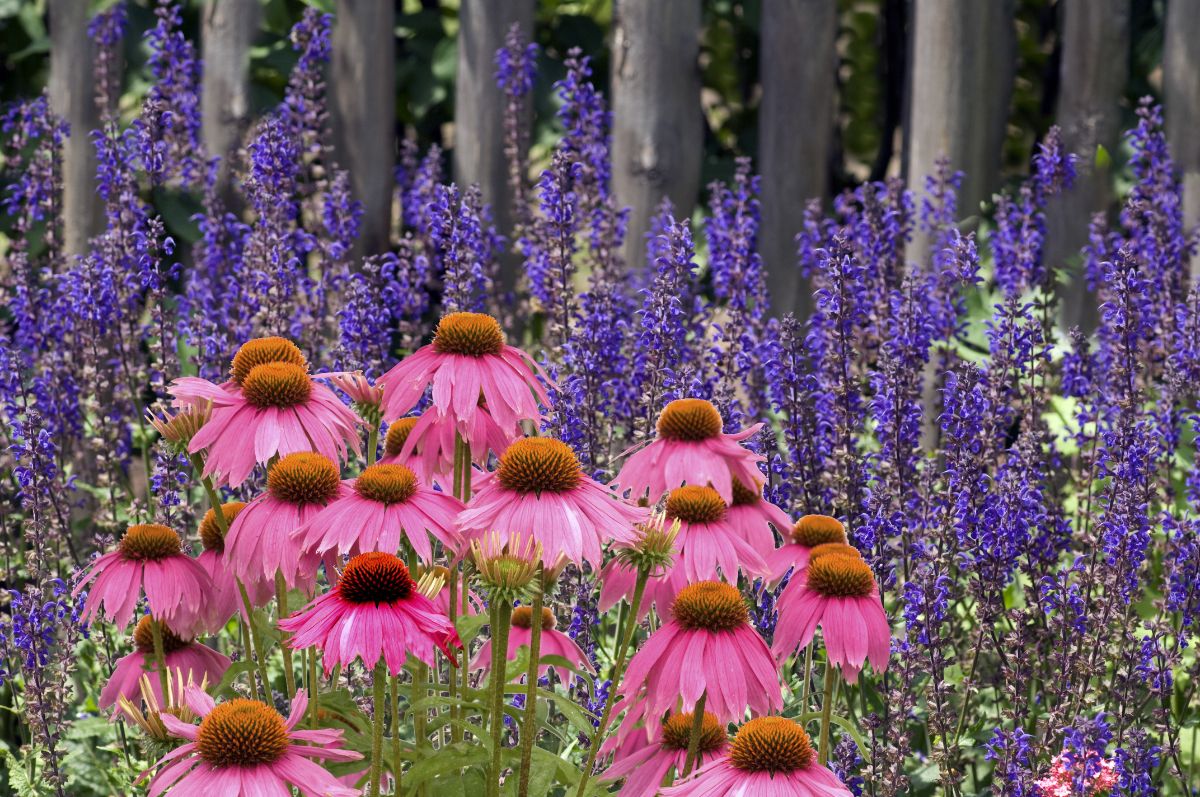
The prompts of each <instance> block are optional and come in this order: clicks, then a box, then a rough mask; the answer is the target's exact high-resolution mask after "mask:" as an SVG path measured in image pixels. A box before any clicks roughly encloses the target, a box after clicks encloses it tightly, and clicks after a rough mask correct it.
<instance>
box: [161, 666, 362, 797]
mask: <svg viewBox="0 0 1200 797" xmlns="http://www.w3.org/2000/svg"><path fill="white" fill-rule="evenodd" d="M184 700H185V702H186V703H187V705H188V707H189V708H190V709H191V710H192V711H194V712H195V713H196V714H198V715H199V716H200V717H201V718H202V719H201V720H200V724H199V725H192V724H190V723H186V722H182V721H180V720H178V719H176V718H175V717H173V716H171V715H170V714H167V713H163V714H162V716H161V718H162V722H163V724H164V725H165V726H166V727H167V730H169V731H170V732H171V733H172V734H173V735H175V736H179V737H181V738H183V739H186V740H187V743H186V744H184V745H181V746H180V747H177V748H175V749H174V750H172V751H171V752H169V753H167V754H166V755H165V756H163V757H162V758H161V759H159V761H158V763H157V764H156V765H155V766H156V767H161V769H159V771H158V774H157V775H155V776H154V779H153V780H152V781H151V782H150V794H149V797H158V795H160V794H162V793H163V792H165V791H167V790H168V789H170V790H171V797H216V795H250V794H255V795H285V794H291V790H292V788H296V789H299V790H300V793H301V794H302V795H304V797H360V792H359V791H358V790H357V789H352V788H348V787H346V786H344V785H342V784H341V783H340V782H339V781H338V779H337V778H335V777H334V776H333V775H331V774H330V773H329V772H328V771H327V770H326V769H325V768H324V767H322V766H320V765H319V764H317V763H315V762H314V761H313V760H311V759H325V760H327V761H357V760H358V759H360V758H362V755H360V754H359V753H356V752H354V751H353V750H343V749H342V747H341V745H342V731H340V730H333V729H329V728H319V729H316V730H298V729H297V728H296V726H297V725H298V724H299V723H300V720H301V718H302V717H303V716H304V711H305V709H307V708H308V697H307V695H306V694H305V692H304V690H303V689H301V690H300V691H298V692H296V696H295V697H294V698H292V713H291V714H290V715H288V718H287V720H286V721H285V720H284V718H283V717H282V716H281V715H280V714H279V712H277V711H276V710H275V709H273V708H271V707H270V706H268V705H266V704H265V703H260V702H259V701H257V700H248V699H246V698H242V697H239V698H235V699H233V700H226V701H225V702H224V703H221V704H220V705H217V704H216V703H215V702H214V701H213V699H212V698H211V697H209V696H208V695H207V694H205V692H204V690H202V689H199V688H198V687H195V686H189V687H188V688H187V690H186V691H185V693H184Z"/></svg>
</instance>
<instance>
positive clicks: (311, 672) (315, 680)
mask: <svg viewBox="0 0 1200 797" xmlns="http://www.w3.org/2000/svg"><path fill="white" fill-rule="evenodd" d="M320 690H321V682H320V676H318V675H317V649H316V648H315V647H313V648H309V649H308V727H310V728H316V727H317V720H318V719H319V717H320V702H321V691H320Z"/></svg>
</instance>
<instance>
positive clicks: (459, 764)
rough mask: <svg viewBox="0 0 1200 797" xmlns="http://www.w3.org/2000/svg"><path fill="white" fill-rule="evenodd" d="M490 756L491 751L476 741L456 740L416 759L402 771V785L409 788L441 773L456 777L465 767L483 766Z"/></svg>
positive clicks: (441, 774)
mask: <svg viewBox="0 0 1200 797" xmlns="http://www.w3.org/2000/svg"><path fill="white" fill-rule="evenodd" d="M490 758H491V752H490V751H489V750H488V749H487V748H486V747H484V746H483V745H481V744H478V743H476V742H456V743H454V744H450V745H447V746H445V747H443V748H441V749H440V750H438V751H437V755H432V756H430V757H429V758H426V759H424V760H422V761H418V762H417V763H415V764H413V765H412V767H410V768H409V770H408V772H406V773H404V786H405V788H406V789H411V788H412V787H413V786H417V785H420V784H422V783H425V782H427V781H430V780H432V779H434V778H437V777H439V776H443V775H454V776H455V777H457V776H458V775H459V773H460V771H461V770H463V769H466V768H467V767H473V766H483V765H484V764H486V763H487V762H488V760H489V759H490Z"/></svg>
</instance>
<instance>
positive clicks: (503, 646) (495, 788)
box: [488, 600, 512, 797]
mask: <svg viewBox="0 0 1200 797" xmlns="http://www.w3.org/2000/svg"><path fill="white" fill-rule="evenodd" d="M511 621H512V605H511V604H509V602H508V601H506V600H505V601H500V602H499V604H498V605H497V606H496V625H495V626H494V627H493V628H492V767H491V774H490V775H489V780H488V794H489V795H490V797H500V753H501V748H500V741H501V739H502V738H503V736H504V687H505V685H506V684H507V683H508V675H507V673H506V672H505V670H506V669H507V666H508V626H509V623H510V622H511Z"/></svg>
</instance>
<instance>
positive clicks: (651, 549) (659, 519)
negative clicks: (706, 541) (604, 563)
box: [617, 512, 680, 576]
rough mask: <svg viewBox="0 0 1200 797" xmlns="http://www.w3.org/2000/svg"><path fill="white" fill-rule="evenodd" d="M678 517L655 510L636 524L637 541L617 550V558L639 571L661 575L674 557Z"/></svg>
mask: <svg viewBox="0 0 1200 797" xmlns="http://www.w3.org/2000/svg"><path fill="white" fill-rule="evenodd" d="M679 528H680V520H679V518H670V519H668V518H667V515H666V513H665V512H656V513H655V514H654V515H652V516H651V518H650V519H649V520H647V521H646V522H645V523H641V524H639V525H638V526H637V541H636V542H635V543H634V544H633V545H632V546H630V547H622V548H621V549H620V550H618V551H617V558H618V559H620V560H621V561H623V562H626V563H628V564H629V565H630V566H631V567H633V568H634V569H636V570H638V571H639V572H641V573H645V574H647V575H651V576H655V575H661V574H662V572H663V571H664V570H666V569H667V568H669V567H670V566H671V562H672V561H673V560H674V558H675V539H676V538H677V537H678V536H679Z"/></svg>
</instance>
